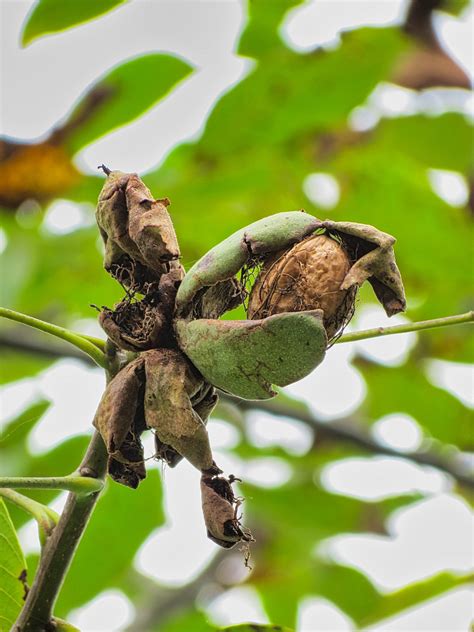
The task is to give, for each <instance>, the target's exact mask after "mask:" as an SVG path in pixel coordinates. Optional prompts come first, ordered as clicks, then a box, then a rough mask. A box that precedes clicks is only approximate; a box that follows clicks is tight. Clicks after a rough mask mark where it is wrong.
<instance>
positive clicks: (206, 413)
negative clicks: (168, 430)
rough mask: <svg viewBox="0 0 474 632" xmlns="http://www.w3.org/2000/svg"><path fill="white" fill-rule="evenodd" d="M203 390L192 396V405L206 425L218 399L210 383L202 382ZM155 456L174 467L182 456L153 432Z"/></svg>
mask: <svg viewBox="0 0 474 632" xmlns="http://www.w3.org/2000/svg"><path fill="white" fill-rule="evenodd" d="M202 390H203V391H204V395H202V394H198V395H197V396H194V397H193V398H192V406H193V408H194V410H195V412H196V413H197V414H198V415H199V417H200V418H201V420H202V422H203V424H204V425H207V421H208V419H209V417H210V415H211V412H212V411H213V410H214V408H215V406H216V404H217V401H218V399H219V397H218V395H217V393H216V389H215V388H214V387H213V386H211V384H207V383H206V382H205V383H204V387H203V389H202ZM155 457H156V458H157V459H160V460H162V461H165V463H166V464H167V465H169V467H176V466H177V465H178V463H180V461H182V459H183V456H182V455H181V454H179V452H177V451H176V450H175V448H173V447H172V446H170V445H169V444H167V443H163V441H161V439H160V438H159V437H158V435H157V433H156V432H155Z"/></svg>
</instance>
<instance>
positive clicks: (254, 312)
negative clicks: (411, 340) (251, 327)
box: [247, 235, 356, 339]
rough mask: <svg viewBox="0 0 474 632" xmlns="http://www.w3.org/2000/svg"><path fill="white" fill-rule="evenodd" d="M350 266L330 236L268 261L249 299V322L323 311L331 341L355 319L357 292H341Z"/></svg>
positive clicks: (311, 240)
mask: <svg viewBox="0 0 474 632" xmlns="http://www.w3.org/2000/svg"><path fill="white" fill-rule="evenodd" d="M350 267H351V262H350V259H349V256H348V254H347V252H346V251H345V250H344V248H343V247H342V246H341V245H340V243H338V242H337V241H336V240H334V239H332V238H331V237H329V236H327V235H315V236H313V237H308V238H306V239H305V240H303V241H301V242H300V243H298V244H295V245H294V246H293V247H291V248H290V249H289V250H286V251H283V252H282V251H280V252H277V253H275V254H274V255H273V256H272V257H269V258H268V259H267V260H266V261H265V263H264V266H263V268H262V270H261V272H260V274H259V275H258V277H257V280H256V281H255V284H254V286H253V288H252V292H251V294H250V298H249V304H248V311H247V315H248V317H249V318H250V319H252V320H254V319H259V318H266V317H267V316H271V315H273V314H280V313H282V312H300V311H303V310H307V309H321V310H323V312H324V319H323V322H324V327H325V328H326V332H327V335H328V339H331V338H333V336H334V335H336V334H337V332H338V331H339V330H340V329H341V328H342V327H344V325H345V324H346V323H347V322H348V320H350V317H351V315H352V310H353V305H354V299H355V294H356V288H355V287H352V288H349V289H348V290H341V284H342V282H343V281H344V278H345V276H346V274H347V273H348V272H349V269H350Z"/></svg>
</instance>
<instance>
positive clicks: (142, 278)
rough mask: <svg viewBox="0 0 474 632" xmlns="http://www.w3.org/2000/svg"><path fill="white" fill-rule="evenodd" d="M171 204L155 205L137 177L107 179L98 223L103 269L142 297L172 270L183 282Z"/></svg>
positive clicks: (158, 202) (112, 175)
mask: <svg viewBox="0 0 474 632" xmlns="http://www.w3.org/2000/svg"><path fill="white" fill-rule="evenodd" d="M168 204H169V200H167V199H166V198H165V199H160V200H155V199H154V198H153V196H152V195H151V193H150V191H149V189H148V188H147V187H146V186H145V184H144V183H143V182H142V181H141V180H140V178H139V177H138V175H137V174H126V173H121V172H119V171H112V172H110V173H109V174H108V176H107V180H106V183H105V184H104V187H103V188H102V191H101V194H100V196H99V203H98V206H97V212H96V219H97V223H98V225H99V229H100V234H101V236H102V239H103V241H104V244H105V255H104V267H105V269H106V270H107V271H108V272H109V273H110V274H111V275H112V276H113V277H114V278H116V279H117V280H118V281H120V283H122V284H123V285H124V286H125V287H127V288H131V289H133V290H135V291H142V290H143V288H144V287H145V285H146V284H148V283H154V282H158V281H159V280H160V277H161V275H162V274H165V273H167V272H170V271H172V270H173V271H174V272H175V273H176V274H177V275H178V276H179V278H180V279H181V278H182V277H183V275H184V270H183V269H182V266H181V264H180V263H179V258H180V251H179V246H178V241H177V238H176V234H175V231H174V227H173V223H172V221H171V218H170V215H169V213H168V211H167V206H168Z"/></svg>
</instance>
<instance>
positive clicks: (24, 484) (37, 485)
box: [0, 476, 104, 495]
mask: <svg viewBox="0 0 474 632" xmlns="http://www.w3.org/2000/svg"><path fill="white" fill-rule="evenodd" d="M103 486H104V483H103V481H101V480H99V479H97V478H92V477H90V476H25V477H22V476H0V488H8V489H62V490H65V491H68V492H74V493H75V494H79V495H84V494H86V495H87V494H94V493H96V492H99V491H100V490H101V489H102V488H103Z"/></svg>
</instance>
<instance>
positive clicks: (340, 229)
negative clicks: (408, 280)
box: [324, 220, 406, 316]
mask: <svg viewBox="0 0 474 632" xmlns="http://www.w3.org/2000/svg"><path fill="white" fill-rule="evenodd" d="M324 227H325V228H326V229H327V230H329V231H330V232H331V233H332V234H334V235H336V236H338V237H339V239H341V241H342V243H343V245H344V248H345V249H346V251H347V252H348V254H349V256H350V258H351V260H352V261H353V262H354V263H353V265H352V267H351V269H350V270H349V272H348V274H347V275H346V278H345V279H344V282H343V283H342V285H341V289H349V288H350V287H353V286H357V287H360V286H361V285H362V284H363V283H364V282H365V281H368V282H369V283H370V284H371V285H372V288H373V290H374V292H375V295H376V296H377V298H378V300H379V301H380V303H382V306H383V308H384V309H385V312H386V314H387V316H393V315H394V314H398V313H399V312H403V311H404V310H405V309H406V299H405V290H404V287H403V281H402V277H401V274H400V271H399V269H398V266H397V263H396V261H395V253H394V250H393V246H394V244H395V242H396V239H395V237H392V235H389V234H387V233H384V232H382V231H381V230H378V229H377V228H374V227H373V226H370V225H368V224H356V223H353V222H332V221H328V220H326V221H325V222H324Z"/></svg>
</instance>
